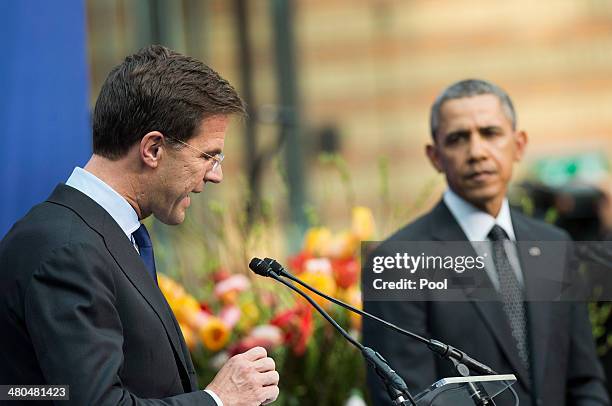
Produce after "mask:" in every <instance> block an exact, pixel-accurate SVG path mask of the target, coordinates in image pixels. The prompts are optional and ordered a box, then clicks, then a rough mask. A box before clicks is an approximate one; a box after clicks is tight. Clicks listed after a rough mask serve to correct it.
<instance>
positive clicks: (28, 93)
mask: <svg viewBox="0 0 612 406" xmlns="http://www.w3.org/2000/svg"><path fill="white" fill-rule="evenodd" d="M0 21H1V22H0V38H2V40H3V41H4V46H3V47H2V48H3V55H2V62H1V63H0V92H1V93H0V94H1V97H0V125H1V127H0V128H1V133H2V136H1V137H0V195H1V199H0V237H1V236H3V235H4V234H5V233H6V232H7V231H8V230H9V228H10V226H11V225H12V224H13V223H14V222H15V221H16V220H18V219H19V218H20V217H22V216H23V215H24V214H25V213H26V212H27V211H28V210H29V209H30V207H31V206H33V205H34V204H36V203H38V202H40V201H43V200H44V199H45V198H46V197H47V196H48V195H49V193H50V192H51V191H52V190H53V188H54V186H55V185H56V184H57V183H58V182H63V181H65V180H66V179H67V177H68V176H69V175H70V172H71V170H72V168H73V167H74V166H75V165H80V166H82V165H83V164H84V162H86V160H87V158H88V157H89V154H90V151H91V135H90V134H91V130H90V124H89V122H90V120H89V105H88V88H89V84H88V75H87V56H86V33H85V4H84V0H62V1H47V0H2V1H1V2H0Z"/></svg>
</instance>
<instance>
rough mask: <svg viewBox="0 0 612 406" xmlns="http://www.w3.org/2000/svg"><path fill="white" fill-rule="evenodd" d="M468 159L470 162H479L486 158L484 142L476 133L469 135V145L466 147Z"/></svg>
mask: <svg viewBox="0 0 612 406" xmlns="http://www.w3.org/2000/svg"><path fill="white" fill-rule="evenodd" d="M468 148H469V150H468V157H469V159H470V160H478V161H479V160H481V159H484V158H486V157H487V146H486V141H485V140H483V139H482V136H481V135H480V134H479V133H478V132H473V133H472V134H471V135H470V143H469V145H468Z"/></svg>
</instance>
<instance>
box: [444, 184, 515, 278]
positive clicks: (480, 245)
mask: <svg viewBox="0 0 612 406" xmlns="http://www.w3.org/2000/svg"><path fill="white" fill-rule="evenodd" d="M443 200H444V204H446V207H448V209H449V210H450V212H451V214H452V215H453V217H454V218H455V220H457V223H459V226H460V227H461V229H462V230H463V232H464V233H465V235H466V237H467V239H468V240H469V241H471V242H472V246H473V247H474V250H475V251H476V253H477V254H478V255H481V256H483V257H484V263H485V270H486V271H487V274H488V275H489V278H490V279H491V282H492V283H493V286H495V288H496V289H498V290H499V277H498V275H497V270H496V269H495V264H494V263H493V256H492V255H491V253H492V247H491V243H490V240H489V238H488V234H489V231H491V228H493V226H494V225H495V224H497V225H498V226H500V227H501V228H503V229H504V231H505V232H506V234H508V238H509V239H510V241H506V242H505V243H504V248H505V249H506V255H507V256H508V261H509V262H510V265H511V266H512V270H513V271H514V273H515V274H516V277H517V279H518V281H519V283H520V284H521V285H522V284H523V273H522V271H521V265H520V261H519V256H518V252H517V250H516V244H515V242H516V236H515V234H514V228H513V227H512V218H511V217H510V206H509V205H508V199H506V198H504V201H503V203H502V206H501V209H500V211H499V214H498V215H497V217H493V216H491V215H490V214H489V213H486V212H484V211H482V210H480V209H478V208H476V207H474V206H473V205H472V204H470V203H468V202H466V201H465V200H464V199H463V198H461V197H460V196H459V195H457V194H456V193H455V192H453V191H452V190H451V189H450V188H449V189H447V190H446V191H445V192H444V197H443Z"/></svg>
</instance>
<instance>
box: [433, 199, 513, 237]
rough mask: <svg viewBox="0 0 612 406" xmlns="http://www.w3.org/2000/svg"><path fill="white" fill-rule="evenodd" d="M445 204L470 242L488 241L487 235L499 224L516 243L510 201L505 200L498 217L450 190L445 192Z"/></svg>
mask: <svg viewBox="0 0 612 406" xmlns="http://www.w3.org/2000/svg"><path fill="white" fill-rule="evenodd" d="M443 200H444V203H445V204H446V206H447V207H448V209H449V210H450V212H451V213H452V214H453V217H455V220H457V222H458V223H459V226H460V227H461V229H462V230H463V232H464V233H465V235H466V237H467V238H468V240H470V241H487V239H488V238H487V235H488V234H489V231H491V228H493V225H495V224H497V225H499V226H500V227H501V228H503V229H504V231H505V232H506V234H508V238H510V240H512V241H516V236H515V234H514V228H513V227H512V219H511V217H510V205H509V204H508V199H506V198H504V201H503V202H502V206H501V209H500V211H499V214H498V215H497V217H493V216H491V215H490V214H488V213H485V212H484V211H482V210H480V209H478V208H476V207H474V206H473V205H472V204H470V203H468V202H466V201H465V200H464V199H463V198H461V197H460V196H459V195H457V194H456V193H455V192H453V191H452V190H451V189H450V188H449V189H447V190H446V191H445V192H444V197H443Z"/></svg>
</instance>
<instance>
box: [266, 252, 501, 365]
mask: <svg viewBox="0 0 612 406" xmlns="http://www.w3.org/2000/svg"><path fill="white" fill-rule="evenodd" d="M264 262H266V263H267V264H268V265H269V266H270V270H271V271H273V272H274V273H275V275H280V276H283V277H286V278H288V279H291V280H292V281H293V282H295V283H298V284H300V285H301V286H303V287H304V288H306V289H308V290H310V291H311V292H313V293H315V294H317V295H318V296H321V297H323V298H325V299H326V300H329V301H330V302H332V303H335V304H337V305H338V306H341V307H344V308H345V309H347V310H350V311H352V312H355V313H357V314H359V315H360V316H362V317H368V318H370V319H372V320H375V321H377V322H378V323H381V324H383V325H384V326H386V327H388V328H390V329H392V330H393V331H395V332H398V333H400V334H402V335H405V336H408V337H410V338H412V339H414V340H417V341H419V342H421V343H423V344H425V345H427V347H428V348H429V349H430V350H432V351H433V352H435V353H436V354H438V355H440V356H441V357H442V358H444V359H447V360H449V361H451V362H452V363H453V365H454V366H455V368H456V369H457V372H458V373H459V374H460V375H461V376H469V375H470V370H472V371H474V372H476V373H479V374H484V375H496V374H497V372H495V371H494V370H493V369H491V368H490V367H488V366H487V365H485V364H483V363H481V362H479V361H476V360H475V359H473V358H472V357H470V356H469V355H467V354H466V353H464V352H463V351H461V350H459V349H457V348H455V347H453V346H450V345H448V344H445V343H443V342H441V341H438V340H434V339H428V338H425V337H422V336H420V335H418V334H415V333H413V332H411V331H408V330H404V329H403V328H400V327H398V326H396V325H395V324H392V323H389V322H388V321H386V320H383V319H381V318H379V317H377V316H375V315H373V314H370V313H368V312H364V311H363V310H360V309H357V308H356V307H354V306H351V305H349V304H348V303H344V302H342V301H340V300H338V299H336V298H333V297H331V296H328V295H326V294H325V293H323V292H321V291H320V290H318V289H316V288H313V287H311V286H309V285H307V284H305V283H304V282H302V281H301V280H300V279H298V278H296V277H295V276H294V275H292V274H291V273H289V272H287V271H286V270H285V268H283V266H282V265H281V264H279V263H278V261H276V260H275V259H272V258H265V259H264ZM264 276H266V275H264Z"/></svg>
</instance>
